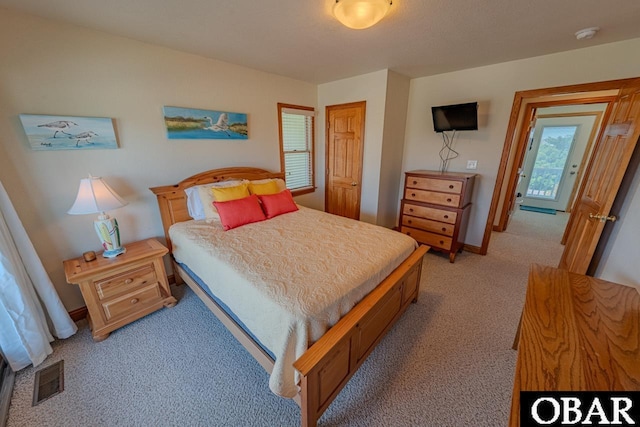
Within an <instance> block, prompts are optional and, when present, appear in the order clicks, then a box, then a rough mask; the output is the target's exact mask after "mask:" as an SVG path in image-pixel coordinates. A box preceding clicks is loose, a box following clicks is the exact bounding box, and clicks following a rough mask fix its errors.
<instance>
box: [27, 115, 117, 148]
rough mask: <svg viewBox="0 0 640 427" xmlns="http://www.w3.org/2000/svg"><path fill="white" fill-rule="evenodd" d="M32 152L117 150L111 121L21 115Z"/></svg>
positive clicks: (74, 117) (107, 119)
mask: <svg viewBox="0 0 640 427" xmlns="http://www.w3.org/2000/svg"><path fill="white" fill-rule="evenodd" d="M20 122H22V127H23V128H24V132H25V134H26V135H27V139H28V140H29V145H30V146H31V149H32V150H95V149H110V148H118V141H117V139H116V132H115V128H114V126H113V119H111V118H108V117H76V116H48V115H43V114H20Z"/></svg>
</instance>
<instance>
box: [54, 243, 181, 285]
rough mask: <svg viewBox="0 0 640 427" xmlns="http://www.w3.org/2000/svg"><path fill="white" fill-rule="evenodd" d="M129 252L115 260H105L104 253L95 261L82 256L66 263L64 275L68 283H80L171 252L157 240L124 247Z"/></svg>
mask: <svg viewBox="0 0 640 427" xmlns="http://www.w3.org/2000/svg"><path fill="white" fill-rule="evenodd" d="M124 247H125V248H126V249H127V251H126V252H125V253H124V254H122V255H118V256H117V257H115V258H105V257H103V256H102V252H100V253H98V254H96V259H95V260H93V261H89V262H87V261H85V260H84V258H83V257H82V256H80V257H77V258H73V259H68V260H66V261H64V275H65V277H66V279H67V283H79V282H80V281H82V280H83V279H85V278H86V277H87V276H90V275H94V274H97V273H101V272H102V271H108V270H110V269H112V268H114V267H120V266H125V265H127V264H131V263H134V262H137V261H139V260H141V259H145V258H152V257H160V256H163V255H165V254H166V253H168V252H169V249H167V248H166V247H165V246H164V245H163V244H161V243H160V242H158V241H157V240H156V239H147V240H141V241H139V242H134V243H130V244H127V245H124Z"/></svg>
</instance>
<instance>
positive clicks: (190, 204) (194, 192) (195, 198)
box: [184, 187, 205, 219]
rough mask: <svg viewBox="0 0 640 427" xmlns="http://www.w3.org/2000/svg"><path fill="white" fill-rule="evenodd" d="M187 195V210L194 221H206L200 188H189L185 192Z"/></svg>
mask: <svg viewBox="0 0 640 427" xmlns="http://www.w3.org/2000/svg"><path fill="white" fill-rule="evenodd" d="M184 192H185V193H186V194H187V210H188V211H189V216H190V217H191V218H193V219H205V215H204V208H203V207H202V202H201V201H200V194H198V187H189V188H186V189H185V190H184Z"/></svg>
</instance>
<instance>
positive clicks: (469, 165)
mask: <svg viewBox="0 0 640 427" xmlns="http://www.w3.org/2000/svg"><path fill="white" fill-rule="evenodd" d="M467 169H478V161H477V160H467Z"/></svg>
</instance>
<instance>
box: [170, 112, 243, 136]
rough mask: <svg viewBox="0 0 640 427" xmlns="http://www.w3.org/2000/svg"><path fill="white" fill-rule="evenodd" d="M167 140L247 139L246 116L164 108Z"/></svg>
mask: <svg viewBox="0 0 640 427" xmlns="http://www.w3.org/2000/svg"><path fill="white" fill-rule="evenodd" d="M163 111H164V123H165V126H166V127H167V138H169V139H234V140H238V139H248V138H249V133H248V132H247V115H246V114H243V113H230V112H227V111H211V110H198V109H195V108H182V107H164V108H163Z"/></svg>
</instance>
